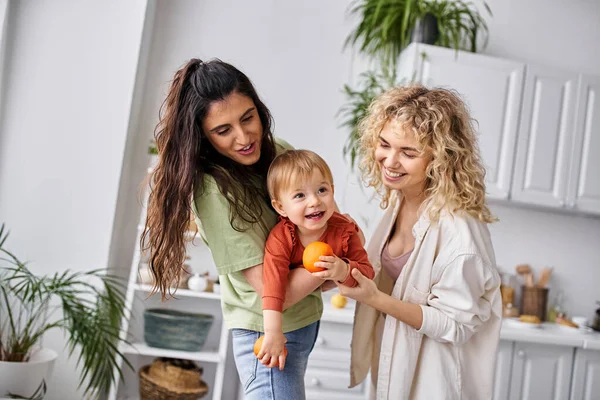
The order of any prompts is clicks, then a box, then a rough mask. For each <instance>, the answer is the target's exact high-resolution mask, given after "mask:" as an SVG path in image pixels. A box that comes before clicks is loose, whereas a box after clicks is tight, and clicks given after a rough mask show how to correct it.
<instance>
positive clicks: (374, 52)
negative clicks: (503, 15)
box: [346, 0, 492, 64]
mask: <svg viewBox="0 0 600 400" xmlns="http://www.w3.org/2000/svg"><path fill="white" fill-rule="evenodd" d="M483 4H484V7H485V9H486V11H487V12H488V13H489V14H490V15H491V14H492V13H491V10H490V8H489V6H488V5H487V3H486V2H485V1H484V2H483ZM350 14H351V15H355V16H357V17H358V19H359V22H358V25H357V26H356V28H355V29H354V30H353V31H352V32H351V33H350V35H349V36H348V37H347V39H346V46H347V45H358V48H359V51H360V52H361V53H364V54H367V55H369V56H373V57H376V58H379V59H380V60H381V61H382V62H383V63H384V64H395V62H396V60H397V59H398V57H399V55H400V52H401V51H402V50H403V49H404V48H405V47H406V46H408V44H409V43H410V40H411V34H412V32H413V30H414V29H415V26H416V25H417V23H418V22H420V21H422V20H423V19H425V18H426V17H428V16H430V17H431V16H433V17H434V18H435V20H436V21H437V31H438V32H439V35H438V39H437V40H436V41H435V42H434V43H433V44H435V45H439V46H443V47H449V48H454V49H456V50H468V51H471V52H477V43H478V40H479V38H480V36H481V38H482V40H483V41H484V45H485V44H487V36H488V27H487V24H486V22H485V20H484V18H483V17H482V16H481V15H480V14H479V12H478V11H477V9H476V8H475V6H474V5H473V3H472V2H465V1H463V0H356V1H355V2H354V4H353V5H352V6H351V8H350Z"/></svg>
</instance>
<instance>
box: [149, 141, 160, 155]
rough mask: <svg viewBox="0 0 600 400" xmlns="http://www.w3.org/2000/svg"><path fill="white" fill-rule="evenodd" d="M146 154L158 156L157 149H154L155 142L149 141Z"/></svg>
mask: <svg viewBox="0 0 600 400" xmlns="http://www.w3.org/2000/svg"><path fill="white" fill-rule="evenodd" d="M148 154H150V155H153V156H156V155H158V148H157V147H156V140H155V139H152V140H150V145H149V146H148Z"/></svg>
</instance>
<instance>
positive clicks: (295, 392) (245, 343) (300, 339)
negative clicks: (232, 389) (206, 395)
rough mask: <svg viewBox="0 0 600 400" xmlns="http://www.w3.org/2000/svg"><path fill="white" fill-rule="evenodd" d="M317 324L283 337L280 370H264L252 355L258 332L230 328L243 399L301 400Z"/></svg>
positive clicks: (304, 396) (303, 394)
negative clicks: (283, 347)
mask: <svg viewBox="0 0 600 400" xmlns="http://www.w3.org/2000/svg"><path fill="white" fill-rule="evenodd" d="M318 333H319V321H317V322H314V323H312V324H310V325H308V326H305V327H304V328H300V329H297V330H295V331H292V332H288V333H286V334H285V337H286V339H287V343H286V344H285V345H286V347H287V349H288V356H287V358H286V360H285V367H284V368H283V371H280V370H279V368H277V367H275V368H267V367H265V366H264V365H262V364H261V363H260V361H258V358H256V356H255V355H254V342H256V340H257V339H258V338H259V336H261V335H262V333H261V332H255V331H249V330H246V329H232V330H231V336H232V338H233V357H234V359H235V365H236V367H237V370H238V375H239V376H240V381H241V382H242V385H243V387H244V399H245V400H304V399H305V398H306V394H305V390H304V374H305V373H306V365H307V363H308V356H309V355H310V352H311V351H312V349H313V347H314V345H315V340H316V339H317V334H318Z"/></svg>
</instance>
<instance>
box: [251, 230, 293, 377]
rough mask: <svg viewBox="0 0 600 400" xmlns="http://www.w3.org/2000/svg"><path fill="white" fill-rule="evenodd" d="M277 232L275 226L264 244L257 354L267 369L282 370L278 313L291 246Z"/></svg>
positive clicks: (285, 280)
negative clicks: (261, 334) (261, 336)
mask: <svg viewBox="0 0 600 400" xmlns="http://www.w3.org/2000/svg"><path fill="white" fill-rule="evenodd" d="M280 233H281V231H277V229H274V230H273V231H272V232H271V234H270V235H269V237H268V239H267V243H266V245H265V257H264V261H263V285H264V288H263V295H262V300H263V320H264V322H263V324H264V331H265V337H264V339H263V343H262V346H261V348H260V351H259V352H258V354H257V357H258V359H259V360H260V362H261V363H262V364H264V365H266V366H268V367H269V368H272V367H275V366H277V365H279V369H283V367H284V365H285V342H286V339H285V336H284V335H283V328H282V314H281V313H282V311H283V304H284V299H285V298H286V286H287V283H288V275H289V272H290V270H289V263H290V254H291V249H290V246H288V245H287V242H286V241H285V238H281V237H280V236H279V234H280ZM282 239H283V240H282Z"/></svg>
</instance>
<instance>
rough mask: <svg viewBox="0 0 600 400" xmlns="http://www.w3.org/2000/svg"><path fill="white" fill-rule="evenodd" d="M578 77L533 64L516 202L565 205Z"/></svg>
mask: <svg viewBox="0 0 600 400" xmlns="http://www.w3.org/2000/svg"><path fill="white" fill-rule="evenodd" d="M576 92H577V74H574V73H569V72H562V71H557V70H555V69H550V68H542V67H537V66H529V65H528V66H527V71H526V73H525V90H524V93H523V109H522V113H521V123H520V128H519V136H518V139H517V153H516V156H517V157H516V160H515V175H514V183H513V190H512V195H511V197H512V199H514V200H517V201H521V202H525V203H530V204H536V205H542V206H550V207H563V206H564V205H565V196H566V186H567V185H566V184H567V177H568V173H569V160H570V155H571V150H572V143H573V142H572V137H573V130H574V114H575V102H576Z"/></svg>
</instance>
